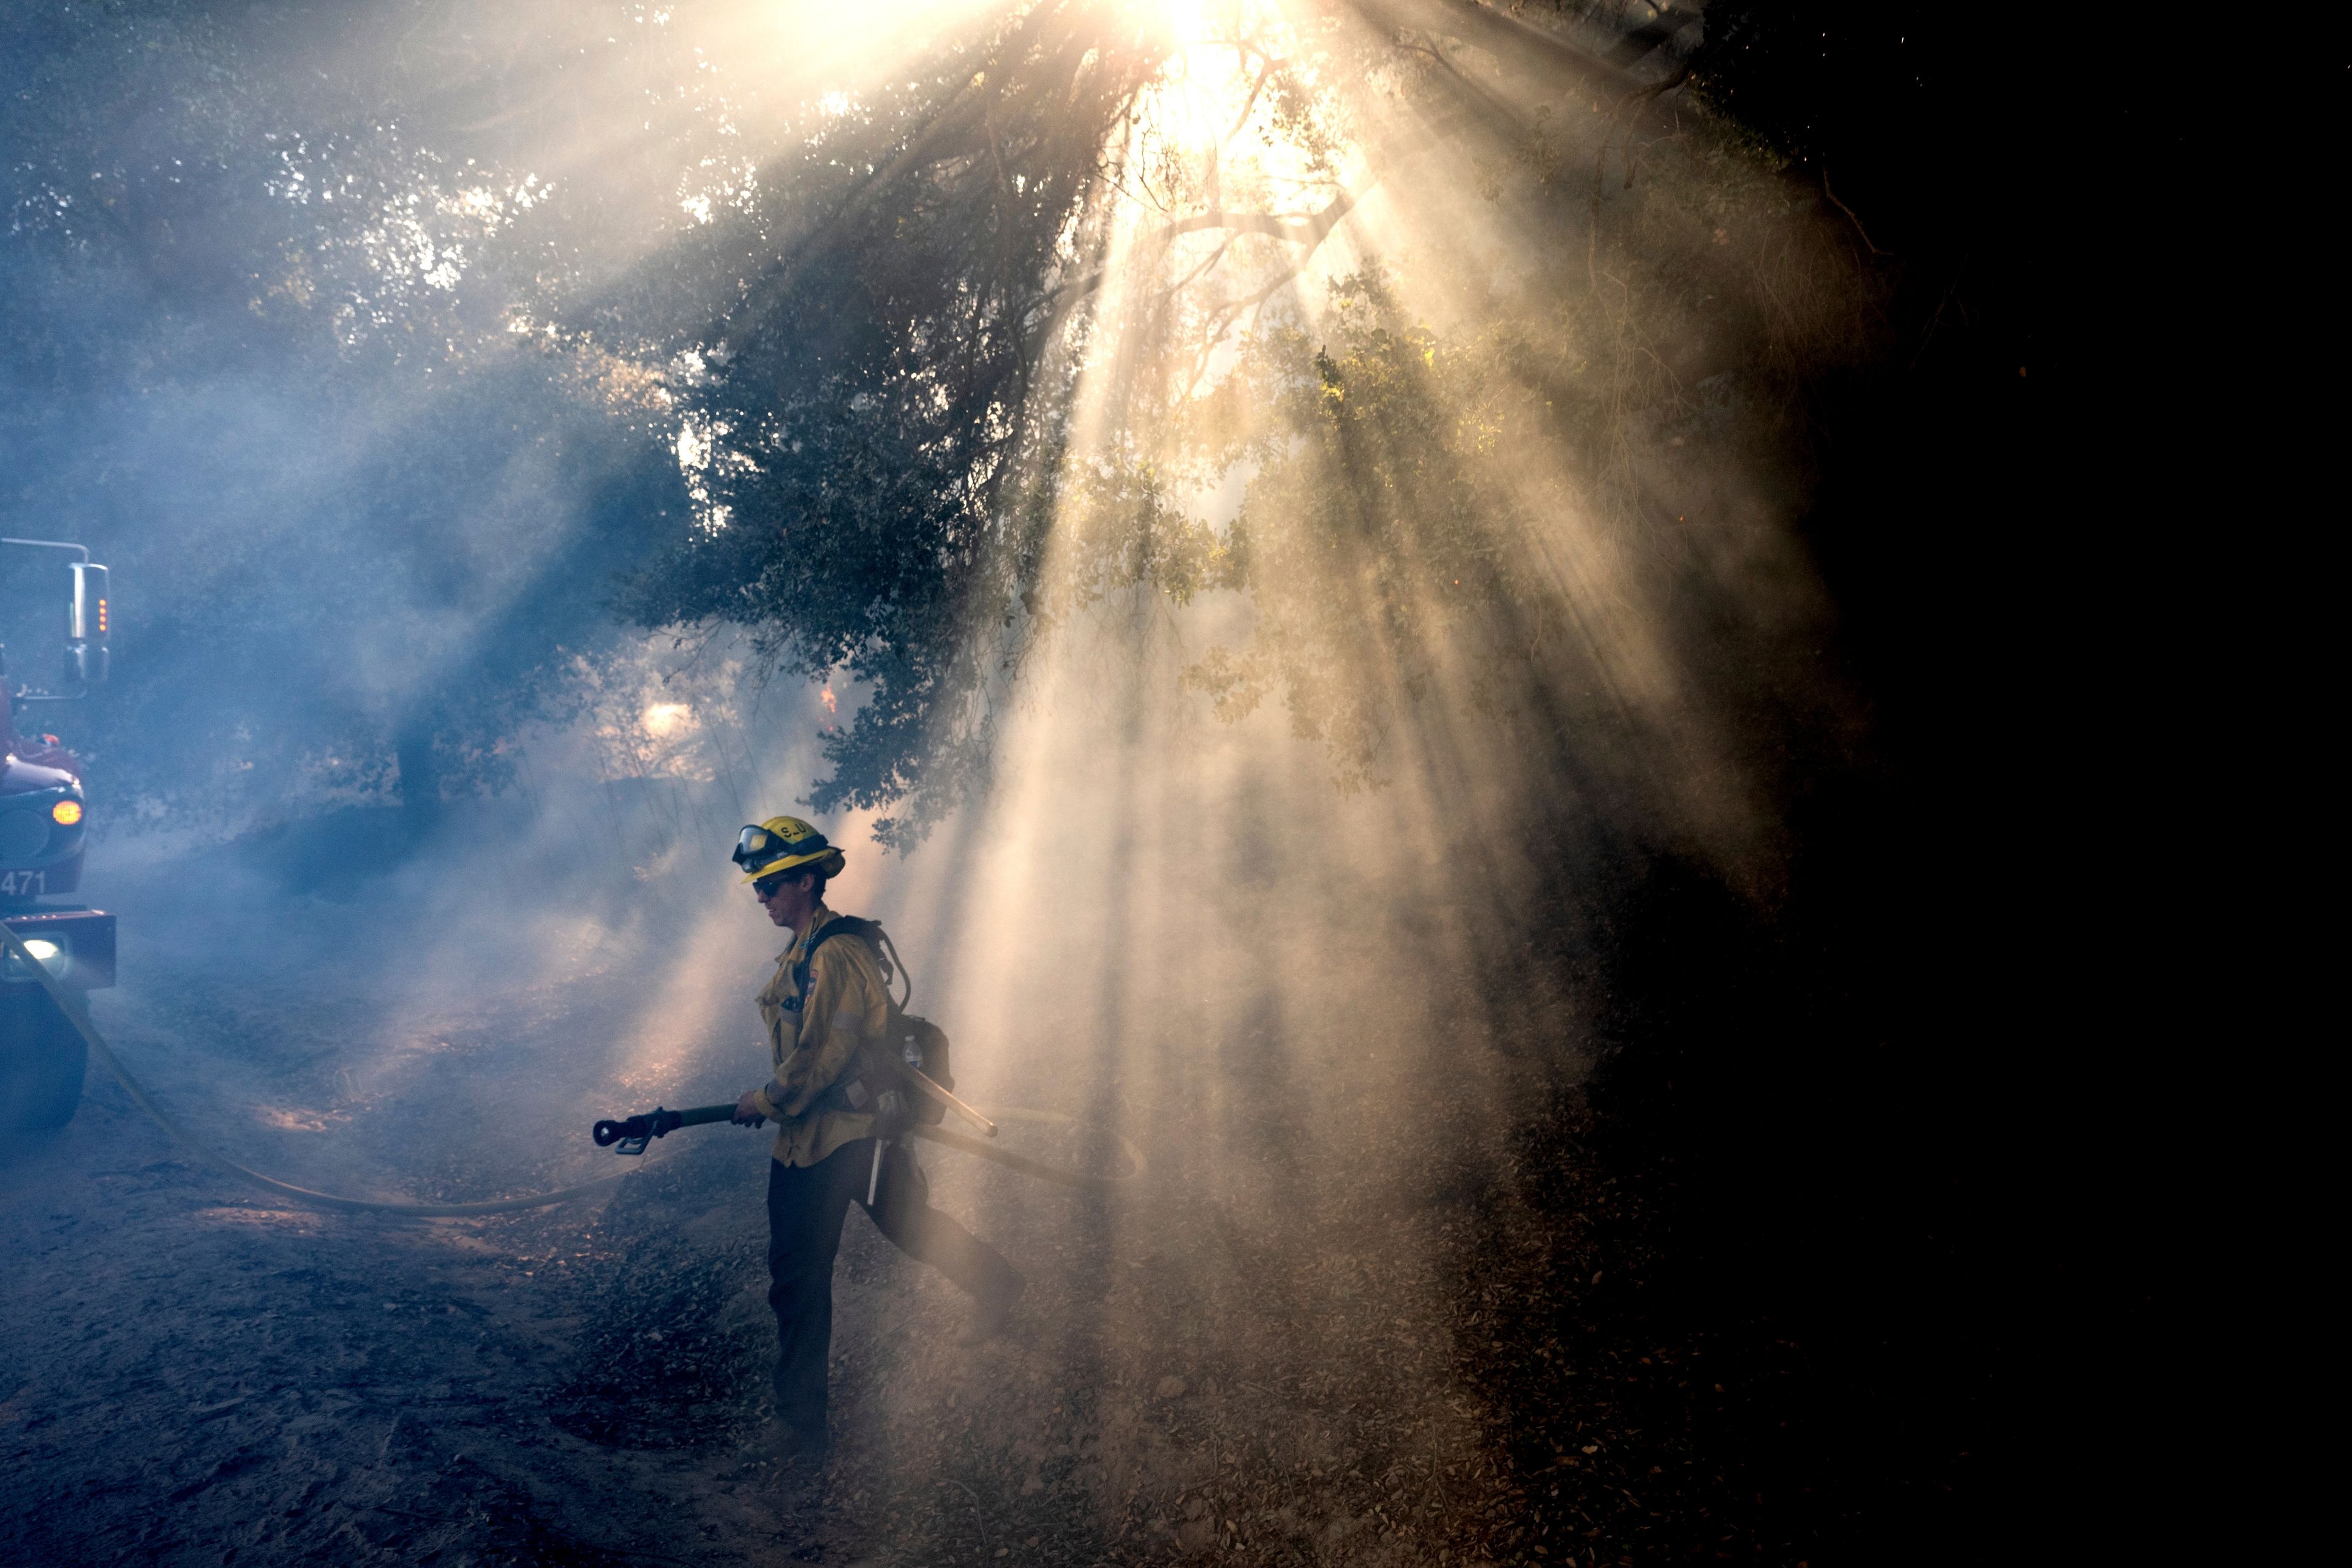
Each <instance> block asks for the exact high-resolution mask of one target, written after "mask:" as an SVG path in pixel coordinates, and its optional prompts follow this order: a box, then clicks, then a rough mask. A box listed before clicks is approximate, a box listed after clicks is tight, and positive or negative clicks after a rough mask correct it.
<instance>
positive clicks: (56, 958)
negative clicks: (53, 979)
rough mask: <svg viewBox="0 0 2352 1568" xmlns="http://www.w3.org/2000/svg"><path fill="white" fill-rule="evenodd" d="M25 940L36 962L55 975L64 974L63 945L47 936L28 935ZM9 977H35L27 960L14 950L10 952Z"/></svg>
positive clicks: (27, 948) (28, 978) (13, 978)
mask: <svg viewBox="0 0 2352 1568" xmlns="http://www.w3.org/2000/svg"><path fill="white" fill-rule="evenodd" d="M23 940H24V943H25V951H26V952H29V953H31V954H32V955H33V958H34V960H35V962H37V963H39V964H40V966H41V967H42V968H43V969H46V970H47V971H48V972H49V973H51V974H53V975H58V976H60V977H62V976H63V975H64V973H65V972H66V950H65V949H64V948H63V947H61V946H59V945H58V943H56V942H51V941H50V940H49V939H48V938H47V937H45V936H28V937H26V938H24V939H23ZM8 978H9V979H11V980H30V979H31V978H33V975H32V972H31V971H30V970H28V969H26V967H25V961H24V960H23V959H21V958H19V957H17V956H16V954H15V953H13V952H12V953H10V954H8Z"/></svg>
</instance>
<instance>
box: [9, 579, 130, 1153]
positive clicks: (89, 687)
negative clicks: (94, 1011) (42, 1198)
mask: <svg viewBox="0 0 2352 1568" xmlns="http://www.w3.org/2000/svg"><path fill="white" fill-rule="evenodd" d="M0 551H7V552H18V551H54V552H60V553H63V554H66V555H69V556H71V557H72V559H71V560H70V561H69V562H68V563H67V571H68V574H69V576H70V579H71V581H70V583H69V584H68V585H67V587H68V597H67V600H66V637H65V658H64V660H63V668H62V669H61V670H60V671H59V675H60V679H58V683H57V686H56V687H55V689H49V690H42V689H35V688H32V687H29V686H24V685H20V684H19V683H18V682H17V681H16V679H13V678H11V676H10V674H9V672H8V668H7V653H6V650H5V648H0V921H5V923H6V924H7V926H8V928H9V929H10V930H11V931H15V932H16V936H17V939H18V940H19V941H21V942H23V943H24V945H25V949H26V952H29V953H30V954H31V955H32V956H33V959H34V960H35V961H36V962H37V963H39V964H40V965H41V966H42V967H43V968H44V969H47V971H48V972H49V973H50V974H51V975H52V976H54V977H55V978H56V979H57V981H58V984H60V985H61V986H63V987H64V988H65V989H67V990H70V991H95V990H99V989H101V988H103V987H105V986H109V985H111V984H114V917H113V916H112V915H110V914H108V913H107V912H106V911H105V910H94V909H91V908H90V907H89V905H87V904H79V903H73V902H69V901H53V900H68V898H69V896H70V895H71V894H73V893H74V892H76V891H77V890H79V888H80V886H81V862H82V850H83V847H84V840H85V837H86V836H87V834H88V832H89V821H88V810H89V808H88V805H87V803H86V802H85V800H84V799H83V795H82V778H81V763H79V761H78V760H77V759H76V758H75V756H74V754H73V753H72V752H69V751H67V750H66V749H65V747H64V746H63V745H62V744H61V743H60V742H58V738H57V736H55V735H52V734H49V733H47V728H46V726H44V725H42V724H40V723H39V722H37V716H38V715H39V714H40V713H41V711H42V705H43V704H46V703H51V702H71V701H75V700H79V699H82V698H85V697H88V696H89V695H90V694H91V693H92V692H93V691H95V690H97V689H99V688H100V687H101V686H103V685H105V684H106V673H107V621H108V608H107V602H106V592H107V571H106V568H105V567H103V566H100V565H99V564H98V563H95V562H93V561H91V560H90V558H89V551H88V550H86V549H84V548H83V547H82V546H80V545H79V544H64V543H58V542H55V541H51V540H46V539H0ZM88 1055H89V1047H88V1046H87V1045H86V1044H84V1043H83V1040H82V1037H81V1032H80V1031H79V1029H76V1028H75V1027H74V1026H73V1022H72V1020H71V1019H69V1018H68V1017H67V1016H66V1015H65V1013H64V1012H63V1011H62V1010H61V1009H60V1008H59V1007H58V1004H57V1003H56V1002H55V1001H54V1000H52V999H51V997H50V995H49V993H48V992H47V989H46V988H44V987H43V986H42V984H41V983H40V981H39V980H38V978H37V977H36V976H35V975H34V974H33V973H31V972H30V970H29V968H28V967H27V966H26V963H25V961H24V960H23V959H22V958H20V957H18V956H17V955H16V954H15V953H14V952H8V953H5V954H0V1128H4V1129H5V1130H7V1131H27V1130H34V1129H40V1128H50V1127H62V1126H64V1125H65V1124H66V1123H67V1122H68V1121H71V1120H72V1119H73V1113H74V1109H75V1107H76V1106H78V1105H79V1104H80V1103H81V1080H82V1073H83V1070H84V1068H85V1067H86V1066H87V1065H88V1063H87V1058H88Z"/></svg>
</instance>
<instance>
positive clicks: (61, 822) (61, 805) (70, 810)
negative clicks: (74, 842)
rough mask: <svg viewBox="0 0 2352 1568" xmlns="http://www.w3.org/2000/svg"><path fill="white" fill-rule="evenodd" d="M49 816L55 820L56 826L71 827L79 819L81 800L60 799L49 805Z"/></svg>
mask: <svg viewBox="0 0 2352 1568" xmlns="http://www.w3.org/2000/svg"><path fill="white" fill-rule="evenodd" d="M49 816H51V817H52V818H54V819H55V820H56V822H57V824H58V826H60V827H71V826H73V825H74V824H75V823H77V822H79V821H80V820H81V802H79V801H78V800H61V801H59V802H58V804H57V805H53V806H51V807H49Z"/></svg>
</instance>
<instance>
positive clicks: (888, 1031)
mask: <svg viewBox="0 0 2352 1568" xmlns="http://www.w3.org/2000/svg"><path fill="white" fill-rule="evenodd" d="M837 936H854V937H858V938H862V939H863V940H864V941H865V942H866V946H867V947H869V948H871V949H873V950H874V961H875V963H877V964H879V965H880V966H881V969H882V998H883V1000H884V1002H886V1003H887V1005H888V1007H889V1016H888V1020H887V1023H885V1025H884V1026H883V1038H882V1039H881V1040H880V1041H878V1042H876V1043H875V1044H873V1045H869V1046H868V1047H866V1050H865V1051H864V1053H862V1054H861V1055H860V1057H859V1058H858V1059H857V1060H856V1061H855V1062H853V1063H851V1064H850V1068H849V1070H848V1071H847V1072H845V1073H844V1074H843V1075H842V1077H841V1080H840V1081H839V1082H837V1083H835V1085H834V1086H833V1087H832V1088H830V1089H826V1090H825V1091H824V1093H823V1094H821V1095H819V1096H817V1098H816V1100H815V1101H814V1105H813V1107H812V1109H815V1110H845V1111H850V1112H855V1113H865V1112H867V1111H869V1110H873V1109H874V1108H875V1107H876V1106H877V1104H879V1103H880V1102H881V1101H882V1100H883V1097H884V1096H885V1095H887V1094H889V1093H892V1092H894V1091H895V1092H896V1093H897V1094H898V1098H899V1100H900V1102H901V1104H902V1106H903V1107H904V1109H903V1110H900V1111H898V1113H897V1115H898V1117H900V1118H905V1119H911V1120H913V1121H919V1122H922V1123H923V1124H924V1125H926V1126H931V1127H936V1126H937V1125H939V1123H940V1122H941V1121H945V1120H946V1119H947V1113H948V1112H947V1107H946V1106H944V1105H942V1104H940V1101H939V1100H937V1099H936V1098H935V1097H933V1096H931V1095H929V1094H926V1093H924V1092H923V1091H922V1089H921V1088H920V1087H919V1085H917V1084H916V1083H915V1081H914V1079H913V1078H912V1077H911V1076H910V1074H909V1073H908V1070H907V1069H908V1068H912V1069H913V1070H914V1071H915V1072H919V1073H921V1074H922V1075H923V1076H924V1077H925V1078H927V1079H930V1080H931V1081H932V1082H933V1083H935V1084H938V1085H939V1086H940V1088H941V1089H953V1088H955V1074H954V1073H953V1072H952V1071H950V1068H949V1066H948V1034H947V1031H946V1030H945V1029H942V1028H940V1026H938V1025H937V1024H934V1023H932V1022H931V1021H930V1020H929V1018H918V1017H916V1016H914V1015H913V1014H911V1013H908V1011H907V1004H908V1003H909V1002H911V1001H913V1000H914V999H915V977H914V976H913V975H911V974H908V973H907V965H906V963H905V961H904V960H902V959H900V958H899V956H898V944H897V943H896V942H892V941H891V940H890V937H889V933H888V932H887V931H884V930H883V929H882V922H881V921H869V920H863V919H861V918H859V917H858V916H856V915H835V917H834V918H833V921H832V922H831V923H830V924H828V925H827V926H826V927H825V928H824V930H823V931H819V932H817V933H816V935H815V937H814V939H813V940H811V942H809V944H808V947H807V949H806V951H804V952H802V954H801V958H800V962H799V963H795V964H794V965H793V1000H794V1002H795V1003H797V1002H798V1001H799V1000H800V999H801V998H803V997H805V996H807V994H808V987H809V970H810V968H811V966H812V965H813V964H814V962H815V959H816V950H817V949H818V948H820V947H823V946H824V944H825V943H826V942H831V941H832V940H833V939H834V938H835V937H837ZM898 977H903V978H904V979H905V980H906V982H907V992H906V994H905V995H904V996H894V995H892V994H890V984H891V982H892V980H893V979H894V978H898ZM877 1115H879V1116H881V1117H882V1118H883V1120H884V1121H889V1120H892V1119H893V1113H892V1112H891V1111H889V1110H881V1111H878V1112H877ZM877 1135H878V1136H884V1137H889V1136H894V1135H895V1134H892V1133H887V1132H879V1131H877Z"/></svg>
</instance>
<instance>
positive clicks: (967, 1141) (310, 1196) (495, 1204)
mask: <svg viewBox="0 0 2352 1568" xmlns="http://www.w3.org/2000/svg"><path fill="white" fill-rule="evenodd" d="M0 944H5V950H6V952H7V954H8V956H9V957H11V958H14V959H15V960H16V962H17V963H18V964H20V965H21V966H22V967H23V968H24V970H25V971H26V973H28V974H30V975H31V976H32V977H33V979H34V980H36V981H37V982H38V983H39V984H40V986H41V989H42V990H44V991H46V992H47V993H48V996H49V1000H50V1001H52V1002H54V1003H56V1004H57V1006H58V1011H59V1012H61V1013H63V1014H64V1015H65V1016H66V1020H67V1022H68V1023H70V1024H72V1025H73V1026H74V1030H75V1032H76V1033H78V1034H79V1035H80V1036H81V1037H82V1040H83V1042H84V1043H85V1044H87V1045H88V1046H89V1054H90V1055H91V1056H93V1057H95V1058H98V1064H99V1066H100V1067H102V1068H105V1069H106V1070H107V1071H108V1072H110V1073H111V1074H113V1075H114V1079H115V1081H116V1082H117V1083H120V1084H121V1086H122V1090H123V1092H124V1093H125V1094H127V1095H129V1096H130V1097H131V1104H133V1105H135V1106H137V1107H138V1108H139V1109H140V1110H143V1111H145V1112H146V1113H147V1115H148V1116H149V1117H150V1118H152V1120H153V1121H154V1122H155V1124H156V1125H157V1126H159V1127H161V1128H162V1129H163V1131H165V1132H167V1133H169V1134H170V1135H171V1137H172V1139H173V1142H176V1143H178V1144H179V1145H180V1146H181V1147H182V1148H184V1149H185V1150H187V1151H188V1152H190V1153H192V1154H194V1155H195V1156H196V1158H197V1159H199V1160H201V1161H203V1162H204V1163H205V1164H207V1165H210V1166H211V1167H212V1168H213V1169H215V1170H216V1171H218V1172H220V1173H222V1174H224V1175H226V1176H229V1177H231V1178H233V1179H235V1180H236V1181H240V1182H243V1183H245V1184H247V1185H249V1186H255V1187H259V1188H260V1189H261V1190H262V1191H264V1192H268V1193H275V1194H278V1196H280V1197H286V1198H293V1199H295V1200H297V1201H299V1202H301V1203H306V1204H310V1205H313V1206H315V1207H319V1208H325V1209H336V1210H340V1211H341V1212H343V1213H347V1214H390V1215H410V1216H412V1217H415V1218H418V1219H444V1218H463V1217H466V1216H467V1215H494V1214H515V1213H518V1212H520V1211H521V1210H524V1209H536V1208H546V1207H548V1206H549V1205H553V1204H561V1203H569V1202H571V1201H572V1199H574V1198H582V1197H586V1196H588V1195H589V1194H593V1193H601V1192H604V1191H605V1190H607V1189H608V1188H610V1187H612V1186H614V1184H617V1183H619V1182H620V1181H622V1180H623V1179H624V1178H625V1177H626V1176H627V1175H628V1174H629V1173H628V1172H625V1171H623V1172H619V1173H615V1174H613V1175H610V1176H600V1177H598V1178H597V1179H596V1180H594V1181H593V1182H583V1183H581V1184H579V1185H577V1186H571V1187H560V1188H558V1189H556V1190H555V1191H553V1192H547V1193H538V1194H533V1195H531V1196H530V1197H524V1198H499V1199H495V1200H493V1201H491V1202H488V1203H472V1204H420V1203H391V1202H385V1201H383V1200H379V1199H373V1198H347V1197H341V1196H338V1195H337V1194H333V1193H320V1192H313V1191H311V1190H310V1188H308V1187H298V1186H296V1185H294V1184H292V1183H290V1182H281V1181H279V1180H278V1178H276V1177H275V1176H265V1175H263V1174H262V1173H260V1172H258V1171H255V1170H249V1169H247V1167H246V1166H243V1165H240V1164H238V1163H236V1161H234V1160H232V1159H230V1158H229V1157H228V1156H227V1155H226V1154H223V1153H221V1152H218V1151H217V1150H215V1149H214V1148H212V1147H211V1146H210V1145H209V1144H206V1143H205V1142H201V1141H200V1140H199V1139H197V1137H196V1136H195V1135H194V1133H192V1132H190V1131H188V1130H187V1129H186V1128H184V1127H183V1126H181V1125H180V1123H179V1122H178V1121H174V1120H173V1117H172V1115H171V1113H170V1112H169V1111H167V1110H164V1109H163V1107H162V1106H160V1105H158V1104H156V1103H155V1100H154V1097H153V1096H152V1095H150V1094H149V1093H148V1092H147V1090H146V1089H144V1088H143V1087H142V1086H141V1084H140V1082H139V1080H138V1079H135V1078H133V1077H132V1076H131V1069H130V1068H126V1067H124V1066H123V1065H122V1061H121V1058H119V1057H117V1056H116V1055H115V1054H114V1049H113V1047H110V1046H109V1045H108V1044H107V1043H106V1037H105V1036H104V1035H102V1034H100V1032H99V1029H98V1026H97V1025H96V1024H93V1023H92V1022H91V1021H90V1018H89V1013H88V1012H87V1011H86V1010H85V1009H84V1008H83V1007H82V1005H81V1004H80V1003H79V1001H78V1000H76V998H75V996H74V994H73V993H72V992H70V991H68V990H67V989H66V988H65V986H64V985H62V984H59V983H58V978H57V976H55V975H53V974H51V973H49V969H48V965H47V964H45V963H42V962H41V961H40V960H39V959H38V958H36V957H35V956H34V955H33V953H32V952H31V950H30V949H28V948H26V946H25V944H24V942H23V941H22V940H21V939H20V938H19V937H18V936H17V935H16V932H15V931H12V930H10V929H9V927H8V926H7V925H6V924H5V923H4V922H0ZM959 1103H961V1102H959ZM734 1110H735V1108H734V1107H733V1106H732V1105H724V1106H704V1107H701V1108H700V1109H698V1110H694V1111H662V1110H656V1111H655V1112H654V1113H653V1114H654V1115H655V1116H658V1117H662V1118H668V1117H678V1118H681V1119H683V1118H686V1117H688V1116H691V1117H692V1118H693V1121H690V1122H689V1121H684V1120H681V1121H675V1122H671V1123H669V1124H668V1125H667V1126H665V1127H664V1128H663V1129H662V1130H661V1132H654V1133H651V1134H650V1135H651V1136H654V1137H659V1136H661V1135H662V1132H667V1131H671V1130H673V1129H674V1128H676V1127H678V1126H689V1125H695V1124H698V1123H700V1122H705V1121H723V1120H725V1119H726V1118H727V1117H729V1116H730V1115H732V1114H733V1113H734ZM712 1111H716V1112H717V1113H718V1114H717V1115H715V1116H714V1115H710V1114H709V1112H712ZM997 1114H998V1115H1000V1116H1003V1117H1005V1118H1007V1119H1008V1120H1015V1121H1050V1122H1059V1123H1063V1124H1066V1125H1075V1124H1076V1123H1075V1121H1074V1119H1073V1118H1070V1117H1066V1116H1063V1115H1060V1114H1059V1113H1057V1112H1055V1111H1047V1110H1001V1111H999V1112H998V1113H997ZM635 1120H644V1119H642V1118H640V1119H635ZM612 1125H614V1123H609V1122H600V1123H598V1124H597V1131H598V1132H599V1133H600V1134H601V1132H602V1131H603V1129H604V1128H605V1127H608V1126H612ZM908 1131H909V1132H910V1133H912V1134H913V1135H914V1136H916V1137H920V1138H928V1139H929V1140H930V1141H931V1142H938V1143H945V1144H947V1145H948V1146H949V1147H950V1148H956V1149H962V1150H964V1151H966V1152H970V1153H974V1154H978V1155H979V1156H980V1157H981V1158H982V1159H984V1160H993V1161H994V1162H996V1163H998V1164H1001V1165H1007V1166H1010V1167H1011V1168H1013V1170H1016V1171H1020V1172H1023V1173H1024V1174H1028V1175H1032V1176H1037V1177H1040V1178H1041V1179H1043V1180H1045V1181H1050V1182H1055V1183H1058V1184H1061V1185H1065V1186H1074V1187H1079V1188H1082V1189H1099V1188H1103V1187H1108V1186H1113V1185H1117V1184H1120V1183H1123V1182H1129V1181H1132V1180H1134V1179H1135V1178H1136V1177H1137V1176H1139V1175H1141V1174H1142V1173H1143V1156H1142V1153H1141V1152H1140V1151H1139V1150H1137V1149H1136V1148H1135V1147H1134V1145H1132V1144H1131V1143H1129V1142H1127V1140H1126V1139H1124V1138H1120V1139H1118V1142H1119V1143H1120V1145H1121V1146H1122V1147H1123V1148H1124V1149H1125V1150H1126V1151H1127V1154H1128V1159H1129V1163H1130V1164H1131V1165H1132V1169H1130V1170H1129V1172H1128V1173H1127V1174H1126V1175H1124V1176H1118V1177H1110V1176H1091V1175H1087V1174H1086V1173H1082V1172H1077V1171H1064V1170H1061V1169H1059V1168H1058V1167H1055V1166H1052V1165H1045V1164H1042V1163H1038V1162H1037V1161H1034V1160H1028V1159H1024V1158H1023V1157H1022V1156H1020V1155H1018V1154H1010V1153H1007V1152H1004V1151H1003V1150H1001V1149H992V1148H990V1147H989V1146H988V1145H987V1144H985V1143H982V1142H980V1141H979V1140H978V1139H975V1138H966V1137H964V1136H963V1135H962V1134H961V1133H956V1132H949V1131H944V1130H942V1129H939V1128H930V1127H911V1128H909V1129H908ZM1112 1136H1113V1137H1117V1136H1118V1135H1117V1134H1116V1133H1114V1134H1112ZM596 1142H597V1144H598V1145H599V1146H600V1147H601V1146H604V1145H605V1144H608V1143H610V1142H614V1140H613V1139H611V1138H606V1137H603V1136H597V1137H596ZM640 1147H642V1145H640Z"/></svg>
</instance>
